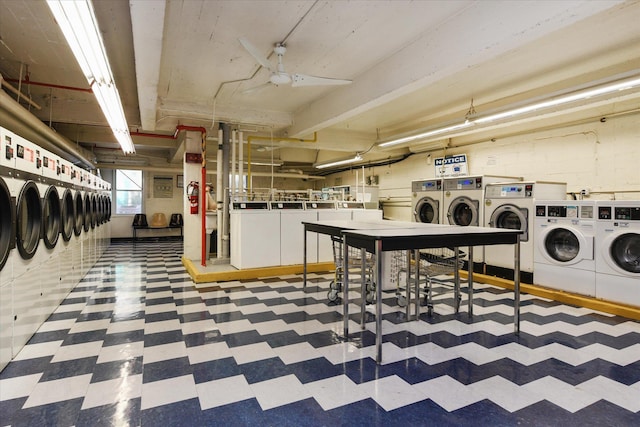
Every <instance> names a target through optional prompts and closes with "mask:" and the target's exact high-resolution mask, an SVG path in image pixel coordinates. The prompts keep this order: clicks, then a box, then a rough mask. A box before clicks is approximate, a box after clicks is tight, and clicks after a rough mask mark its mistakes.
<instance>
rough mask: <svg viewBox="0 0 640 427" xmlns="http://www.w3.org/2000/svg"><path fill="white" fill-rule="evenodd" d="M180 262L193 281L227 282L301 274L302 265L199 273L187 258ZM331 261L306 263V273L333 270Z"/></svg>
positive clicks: (333, 265)
mask: <svg viewBox="0 0 640 427" xmlns="http://www.w3.org/2000/svg"><path fill="white" fill-rule="evenodd" d="M182 264H183V265H184V267H185V268H186V269H187V272H188V273H189V275H190V276H191V280H193V281H194V282H195V283H211V282H229V281H231V280H250V279H257V278H260V277H272V276H284V275H289V274H302V273H303V270H304V267H303V265H302V264H296V265H283V266H277V267H264V268H247V269H244V270H230V271H216V272H206V273H201V272H199V271H198V269H197V267H196V266H195V265H194V264H193V262H192V261H191V260H189V259H187V258H184V257H183V258H182ZM334 270H335V264H334V263H333V262H319V263H312V264H308V265H307V272H308V273H320V272H325V271H334Z"/></svg>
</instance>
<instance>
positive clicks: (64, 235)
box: [56, 159, 75, 296]
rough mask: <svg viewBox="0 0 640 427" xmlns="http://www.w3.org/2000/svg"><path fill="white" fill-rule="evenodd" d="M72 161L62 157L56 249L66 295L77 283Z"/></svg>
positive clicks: (62, 285) (62, 290)
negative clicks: (60, 213)
mask: <svg viewBox="0 0 640 427" xmlns="http://www.w3.org/2000/svg"><path fill="white" fill-rule="evenodd" d="M71 167H72V165H71V163H70V162H69V161H67V160H64V159H60V175H59V179H60V187H59V192H60V197H61V200H60V204H61V209H62V215H61V224H60V239H59V240H58V245H57V247H56V249H57V250H58V252H59V257H60V290H61V293H62V295H63V296H66V295H67V294H68V293H69V292H70V291H71V289H72V288H73V286H74V285H75V283H74V282H73V277H74V276H73V253H72V251H73V245H74V243H75V240H74V237H75V235H74V233H73V227H74V224H75V205H74V200H73V195H74V190H73V186H72V180H71Z"/></svg>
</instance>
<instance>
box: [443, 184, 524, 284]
mask: <svg viewBox="0 0 640 427" xmlns="http://www.w3.org/2000/svg"><path fill="white" fill-rule="evenodd" d="M521 180H522V178H520V177H509V176H494V175H473V176H460V177H455V178H444V180H443V182H442V190H443V199H442V212H443V221H442V223H443V224H450V225H461V226H469V225H471V226H479V227H482V226H484V189H485V187H486V185H487V184H492V183H497V182H513V181H521ZM464 261H465V262H466V261H468V257H467V256H465V257H464ZM473 262H474V264H473V266H474V270H475V271H476V272H477V273H484V246H482V247H478V248H474V252H473ZM465 268H466V267H465Z"/></svg>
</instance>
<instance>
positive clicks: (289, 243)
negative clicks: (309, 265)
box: [270, 202, 316, 265]
mask: <svg viewBox="0 0 640 427" xmlns="http://www.w3.org/2000/svg"><path fill="white" fill-rule="evenodd" d="M270 206H271V210H272V211H273V212H279V213H280V264H281V265H293V264H302V263H303V262H304V239H303V238H302V234H303V233H304V225H302V222H308V221H316V212H315V211H308V210H306V209H305V208H304V202H270Z"/></svg>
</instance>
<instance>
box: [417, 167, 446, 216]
mask: <svg viewBox="0 0 640 427" xmlns="http://www.w3.org/2000/svg"><path fill="white" fill-rule="evenodd" d="M442 199H443V192H442V179H441V178H434V179H421V180H417V181H412V182H411V212H412V221H414V222H423V223H426V224H442V222H443V221H442V220H443V215H444V214H443V212H442Z"/></svg>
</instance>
